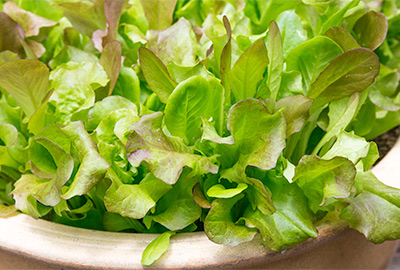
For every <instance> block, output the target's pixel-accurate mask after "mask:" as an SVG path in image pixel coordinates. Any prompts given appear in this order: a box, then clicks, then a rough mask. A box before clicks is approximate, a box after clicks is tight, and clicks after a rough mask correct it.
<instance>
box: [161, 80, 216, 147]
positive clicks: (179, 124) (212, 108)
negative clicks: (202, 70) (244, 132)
mask: <svg viewBox="0 0 400 270" xmlns="http://www.w3.org/2000/svg"><path fill="white" fill-rule="evenodd" d="M210 101H211V102H210ZM210 117H215V120H216V121H218V123H217V125H218V126H219V129H218V130H219V132H221V129H222V121H221V120H222V119H221V118H223V88H222V86H221V85H220V84H219V83H218V82H216V80H215V79H210V80H208V81H207V80H206V79H204V78H203V77H200V76H193V77H191V78H189V79H187V80H186V81H183V82H181V83H180V84H179V85H178V86H177V87H176V88H175V90H174V91H173V92H172V94H171V96H170V97H169V99H168V103H167V106H166V107H165V117H164V121H165V125H166V126H167V128H168V131H169V132H171V134H172V135H174V136H178V137H181V138H182V139H184V140H185V142H188V143H189V144H193V143H194V142H195V141H196V140H197V139H199V138H200V137H201V136H200V134H201V130H200V127H201V124H202V123H201V118H205V119H208V118H210Z"/></svg>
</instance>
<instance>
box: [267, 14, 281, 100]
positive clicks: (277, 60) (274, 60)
mask: <svg viewBox="0 0 400 270" xmlns="http://www.w3.org/2000/svg"><path fill="white" fill-rule="evenodd" d="M267 51H268V59H269V63H268V77H267V86H268V88H269V91H270V92H271V98H272V99H274V100H276V98H277V96H278V90H279V87H280V85H281V80H282V71H283V47H282V38H281V33H280V31H279V28H278V25H277V23H276V22H275V21H272V22H271V24H270V25H269V31H268V38H267Z"/></svg>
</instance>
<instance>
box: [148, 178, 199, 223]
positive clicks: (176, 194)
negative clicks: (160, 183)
mask: <svg viewBox="0 0 400 270" xmlns="http://www.w3.org/2000/svg"><path fill="white" fill-rule="evenodd" d="M197 182H198V179H197V178H192V177H190V175H188V170H186V171H184V172H183V173H182V175H181V177H180V178H179V180H178V181H177V182H176V184H174V185H173V186H172V189H170V190H169V191H168V192H167V193H166V194H165V195H164V196H163V197H162V198H161V199H160V200H159V202H158V203H157V206H156V210H155V213H154V215H148V216H146V217H145V218H144V220H143V221H144V223H145V224H147V225H149V224H150V223H151V221H155V222H157V223H160V224H161V225H163V226H164V227H166V228H167V229H169V230H171V231H177V230H182V229H184V228H186V227H187V226H189V225H190V224H192V223H193V222H195V221H196V220H198V219H199V218H200V216H201V208H200V206H199V205H197V203H196V201H195V200H194V198H193V194H192V190H193V187H194V185H195V184H196V183H197ZM147 227H150V226H147Z"/></svg>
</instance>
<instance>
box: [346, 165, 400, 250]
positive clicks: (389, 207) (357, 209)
mask: <svg viewBox="0 0 400 270" xmlns="http://www.w3.org/2000/svg"><path fill="white" fill-rule="evenodd" d="M356 184H357V186H358V189H359V190H360V193H359V194H356V195H355V196H352V197H349V198H347V199H345V202H347V203H348V204H349V205H348V206H347V207H345V208H343V209H342V211H341V213H340V217H341V218H342V219H344V220H346V221H347V222H348V223H349V225H350V227H351V228H353V229H356V230H358V231H359V232H361V233H363V234H364V235H365V236H366V237H367V239H368V240H369V241H372V242H374V243H382V242H383V241H386V240H395V239H398V238H399V237H400V233H399V226H400V190H399V189H396V188H393V187H389V186H386V185H384V184H383V183H381V182H379V180H378V179H376V177H375V176H374V175H373V174H372V172H370V171H368V172H365V173H364V172H359V173H358V174H357V177H356Z"/></svg>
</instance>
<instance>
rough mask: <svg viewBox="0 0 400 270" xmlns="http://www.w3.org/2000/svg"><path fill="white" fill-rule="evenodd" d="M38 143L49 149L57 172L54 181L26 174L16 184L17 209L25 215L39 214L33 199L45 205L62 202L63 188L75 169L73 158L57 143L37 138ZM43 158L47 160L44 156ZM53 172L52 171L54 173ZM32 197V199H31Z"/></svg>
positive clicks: (14, 192)
mask: <svg viewBox="0 0 400 270" xmlns="http://www.w3.org/2000/svg"><path fill="white" fill-rule="evenodd" d="M35 141H36V143H39V144H41V145H42V146H43V147H45V148H46V149H47V151H48V152H49V153H50V155H51V157H47V158H50V159H52V160H53V161H54V162H55V165H56V168H57V169H56V172H55V173H54V176H53V177H52V179H50V180H48V179H41V178H39V177H36V176H35V175H30V174H25V175H23V176H22V177H21V178H20V179H19V180H18V181H17V182H16V183H15V189H14V190H13V192H12V194H13V195H14V200H15V201H16V204H15V207H16V208H17V209H19V210H21V211H23V212H24V213H27V214H33V215H34V216H36V217H38V214H39V213H37V212H36V211H35V210H34V207H33V204H36V203H33V204H32V201H31V200H32V199H33V197H34V198H35V199H37V200H38V201H39V202H41V203H43V204H44V205H49V206H55V205H57V204H58V203H59V202H60V201H61V188H62V187H63V186H64V184H65V183H66V182H67V181H68V179H69V178H70V176H71V174H72V170H73V168H74V162H73V159H72V157H71V156H70V155H69V154H68V153H66V152H65V151H64V150H63V149H61V148H60V147H59V146H58V145H57V144H56V143H54V142H52V141H50V140H48V139H45V138H37V139H36V140H35ZM43 158H46V157H45V156H43ZM52 172H53V171H51V173H52ZM29 197H32V199H29ZM32 207H33V208H32Z"/></svg>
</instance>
